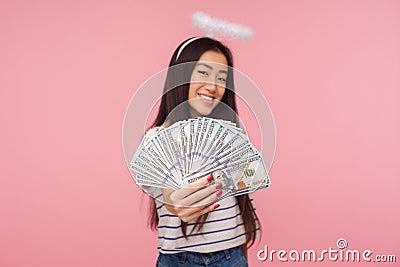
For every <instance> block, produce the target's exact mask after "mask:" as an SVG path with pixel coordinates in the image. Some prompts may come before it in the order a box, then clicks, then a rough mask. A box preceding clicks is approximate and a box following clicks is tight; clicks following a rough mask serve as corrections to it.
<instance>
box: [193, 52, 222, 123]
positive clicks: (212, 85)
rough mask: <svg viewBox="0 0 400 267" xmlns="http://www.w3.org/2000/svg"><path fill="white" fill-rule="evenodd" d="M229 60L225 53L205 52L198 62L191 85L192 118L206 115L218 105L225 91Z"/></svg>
mask: <svg viewBox="0 0 400 267" xmlns="http://www.w3.org/2000/svg"><path fill="white" fill-rule="evenodd" d="M227 76H228V62H227V59H226V57H225V56H224V54H222V53H219V52H215V51H206V52H204V53H203V54H202V55H201V57H200V59H199V61H198V62H197V63H196V65H195V67H194V69H193V72H192V76H191V79H190V86H189V97H188V98H189V106H190V107H191V111H190V115H191V117H192V118H194V117H199V116H206V115H209V114H210V113H211V111H212V110H213V109H214V108H215V107H216V106H217V105H218V103H219V101H220V100H221V99H222V97H223V96H224V93H225V87H226V80H227Z"/></svg>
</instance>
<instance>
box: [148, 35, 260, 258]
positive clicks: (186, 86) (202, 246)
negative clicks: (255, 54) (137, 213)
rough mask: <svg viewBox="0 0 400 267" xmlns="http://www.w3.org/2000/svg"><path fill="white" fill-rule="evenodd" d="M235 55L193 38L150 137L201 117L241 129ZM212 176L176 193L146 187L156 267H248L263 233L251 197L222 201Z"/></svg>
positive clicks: (179, 52)
mask: <svg viewBox="0 0 400 267" xmlns="http://www.w3.org/2000/svg"><path fill="white" fill-rule="evenodd" d="M232 68H233V60H232V54H231V52H230V50H229V49H228V48H227V47H226V46H224V45H223V44H222V43H220V42H219V41H217V40H214V39H211V38H208V37H196V38H191V39H188V40H186V41H185V42H183V43H182V44H181V45H180V46H178V48H177V49H176V51H175V53H174V54H173V56H172V58H171V61H170V64H169V69H168V73H167V77H166V81H165V85H164V90H163V95H162V98H161V103H160V107H159V110H158V114H157V117H156V119H155V121H154V123H153V125H152V126H151V128H154V129H150V130H149V131H148V133H147V134H146V136H145V138H151V137H152V136H153V134H155V133H156V132H157V129H159V127H169V126H171V125H172V124H174V123H175V122H177V121H182V120H187V119H190V118H196V117H210V118H214V119H222V120H225V121H230V122H232V123H236V124H238V121H239V119H238V116H237V108H236V99H235V87H234V82H233V81H234V79H233V69H232ZM213 175H216V174H215V173H210V174H209V175H208V176H207V177H203V178H200V179H198V180H197V181H195V182H193V183H191V184H189V185H188V187H184V188H180V189H177V190H173V189H167V188H162V189H161V188H155V187H151V188H147V187H149V186H143V189H144V191H145V192H147V193H149V192H151V193H149V194H151V195H152V196H153V198H152V201H151V209H150V222H151V226H152V228H153V229H155V230H157V231H158V237H159V238H158V251H159V253H160V254H159V258H158V260H157V266H206V265H207V264H208V265H209V264H213V263H218V264H220V266H247V259H246V256H245V254H246V253H247V246H251V245H252V244H253V243H254V241H255V238H256V236H257V235H258V234H260V228H259V226H260V225H259V221H258V218H257V215H256V213H255V209H254V206H253V203H252V201H253V200H252V197H251V195H250V194H244V195H240V196H235V197H227V198H223V199H221V200H220V201H219V202H218V203H215V202H216V201H217V200H218V197H219V196H220V195H221V194H222V190H221V189H223V188H222V184H221V183H213V182H212V181H213V179H214V177H213Z"/></svg>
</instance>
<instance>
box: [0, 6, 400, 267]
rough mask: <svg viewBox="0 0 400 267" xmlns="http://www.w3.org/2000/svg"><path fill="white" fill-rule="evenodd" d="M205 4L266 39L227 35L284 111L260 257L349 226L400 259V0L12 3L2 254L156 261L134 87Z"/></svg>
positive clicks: (6, 53)
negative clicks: (128, 142) (131, 138)
mask: <svg viewBox="0 0 400 267" xmlns="http://www.w3.org/2000/svg"><path fill="white" fill-rule="evenodd" d="M199 10H201V11H205V12H208V13H209V14H211V15H213V16H216V17H219V18H221V19H226V20H230V21H235V22H238V23H242V24H245V25H248V26H250V27H252V28H253V30H254V31H255V33H256V35H255V37H254V39H253V40H252V41H250V42H246V43H241V42H239V41H231V42H229V46H230V47H231V48H232V50H233V52H234V55H235V63H236V67H237V68H238V69H240V70H241V71H243V72H244V73H246V74H247V75H248V76H250V77H251V78H252V79H253V80H254V81H255V83H256V84H258V85H259V86H260V87H261V88H262V90H263V92H264V94H265V96H266V98H267V99H268V101H269V103H270V105H271V108H272V111H273V113H274V117H275V122H276V128H277V151H276V156H275V161H274V163H273V166H272V169H271V172H270V175H271V179H272V183H273V184H272V187H271V188H270V189H269V190H266V191H261V192H258V193H256V194H254V197H255V200H256V206H257V211H258V215H259V217H260V218H261V221H262V226H263V229H264V235H263V237H262V239H261V241H260V242H259V243H257V244H256V245H255V246H253V247H252V248H251V249H250V251H249V255H250V264H251V266H267V265H281V264H282V263H279V262H278V261H276V260H274V261H273V262H272V263H271V262H269V261H267V262H259V261H258V260H257V258H256V253H257V251H258V250H259V249H262V248H264V245H268V246H269V248H270V249H276V250H279V249H285V250H287V251H290V250H291V249H298V250H302V249H315V250H323V249H328V247H333V248H336V240H337V239H338V238H340V237H343V238H345V239H346V240H347V242H348V243H349V247H348V248H349V249H359V250H361V251H362V250H364V249H370V250H371V251H373V252H374V254H396V256H397V264H398V262H399V261H400V231H399V229H398V226H399V225H400V213H399V204H400V197H399V193H398V192H399V185H400V181H399V178H400V167H399V166H400V164H399V151H400V138H399V136H400V127H399V125H400V124H399V115H400V105H399V99H400V90H399V89H400V49H399V47H400V2H399V1H386V0H384V1H378V0H376V1H366V0H362V1H342V0H340V1H255V2H254V3H252V4H245V3H244V1H242V3H237V4H235V6H232V1H227V0H226V1H225V0H224V1H201V2H198V1H183V0H182V1H173V2H171V1H159V2H154V1H143V3H141V4H137V3H135V2H134V1H42V0H39V1H15V0H14V1H11V0H9V1H2V2H1V4H0V34H1V42H0V47H1V50H0V58H1V64H0V78H1V79H0V83H1V84H0V86H1V91H0V92H1V98H0V99H1V102H2V103H1V105H0V111H1V113H0V114H1V124H2V129H3V131H2V136H1V139H0V140H1V141H0V142H1V160H0V162H1V163H0V164H1V168H0V177H1V180H2V181H1V186H0V214H1V215H0V266H7V267H8V266H10V267H11V266H12V267H14V266H18V267H20V266H21V267H22V266H24V267H25V266H41V267H48V266H58V267H63V266H97V267H100V266H121V267H122V266H153V265H154V262H155V259H156V256H157V252H156V241H157V238H156V235H155V233H153V232H151V231H150V230H149V229H147V228H146V218H147V212H146V205H145V204H146V201H145V198H144V197H143V195H142V194H141V192H140V190H139V189H138V188H137V187H136V185H135V184H134V182H133V180H132V178H131V176H130V174H129V172H128V169H127V167H126V165H125V161H124V156H123V152H122V141H121V139H122V138H121V133H122V123H123V118H124V112H125V110H126V108H127V105H128V103H129V100H130V98H131V97H132V95H133V94H134V92H135V90H136V89H137V88H138V87H139V86H140V85H141V84H142V83H143V82H144V81H145V80H146V79H147V78H148V77H149V76H150V75H152V74H154V73H156V72H158V71H159V70H161V69H163V68H165V67H166V66H167V64H168V62H169V58H170V56H171V54H172V52H173V50H174V49H175V47H176V46H177V45H178V44H179V43H180V42H181V41H182V40H184V39H186V38H188V37H190V36H192V35H198V34H200V32H199V31H197V30H196V29H194V28H193V27H192V26H191V24H190V16H191V14H193V13H194V12H195V11H199ZM286 264H291V265H293V266H302V265H303V264H302V263H298V262H289V263H286ZM327 264H331V262H329V261H328V260H325V262H323V263H319V264H316V265H320V266H323V265H327ZM335 264H338V265H344V263H335ZM361 264H362V263H359V264H356V263H349V265H351V266H361ZM374 265H376V266H395V265H396V264H389V263H386V264H383V263H381V264H378V263H375V264H373V263H370V264H368V266H374Z"/></svg>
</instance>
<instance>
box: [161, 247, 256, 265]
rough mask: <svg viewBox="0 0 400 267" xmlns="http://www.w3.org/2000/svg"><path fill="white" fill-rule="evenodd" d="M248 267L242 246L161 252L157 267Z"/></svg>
mask: <svg viewBox="0 0 400 267" xmlns="http://www.w3.org/2000/svg"><path fill="white" fill-rule="evenodd" d="M189 266H209V267H228V266H229V267H248V266H249V265H248V264H247V259H246V257H245V255H244V254H243V251H242V249H241V248H240V247H235V248H230V249H226V250H221V251H216V252H212V253H198V252H190V251H185V252H179V253H175V254H163V253H160V254H159V256H158V259H157V263H156V267H189Z"/></svg>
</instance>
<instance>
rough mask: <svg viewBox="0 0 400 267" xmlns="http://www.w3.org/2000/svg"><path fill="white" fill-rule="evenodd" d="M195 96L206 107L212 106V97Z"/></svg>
mask: <svg viewBox="0 0 400 267" xmlns="http://www.w3.org/2000/svg"><path fill="white" fill-rule="evenodd" d="M197 96H198V97H199V98H200V99H201V101H202V102H203V103H204V104H206V105H209V106H212V105H213V104H214V97H211V96H208V95H203V94H197Z"/></svg>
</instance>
